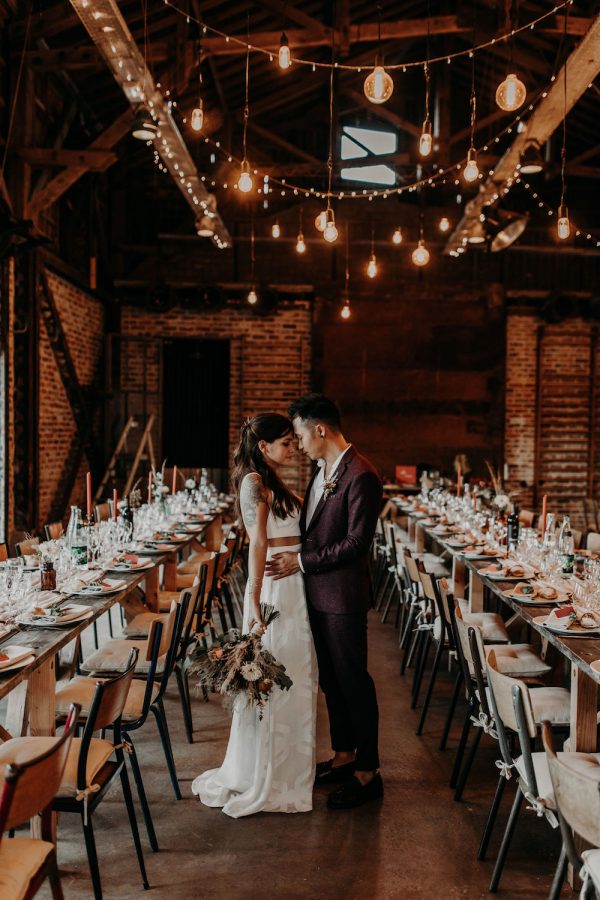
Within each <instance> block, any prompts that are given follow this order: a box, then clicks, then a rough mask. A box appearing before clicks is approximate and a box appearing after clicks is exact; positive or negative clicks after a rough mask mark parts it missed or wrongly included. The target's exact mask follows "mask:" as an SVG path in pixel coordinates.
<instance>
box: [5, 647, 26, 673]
mask: <svg viewBox="0 0 600 900" xmlns="http://www.w3.org/2000/svg"><path fill="white" fill-rule="evenodd" d="M32 655H33V647H19V646H18V645H17V644H9V645H8V646H7V647H0V671H1V670H2V669H10V668H11V667H12V666H16V664H17V663H20V662H22V660H24V659H27V657H28V656H32Z"/></svg>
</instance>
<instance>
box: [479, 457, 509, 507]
mask: <svg viewBox="0 0 600 900" xmlns="http://www.w3.org/2000/svg"><path fill="white" fill-rule="evenodd" d="M485 464H486V466H487V470H488V472H489V473H490V478H491V480H492V488H493V491H494V496H493V499H492V506H495V507H496V509H498V510H500V512H505V511H506V510H507V509H509V507H510V506H511V504H512V500H511V495H510V494H508V493H507V492H506V491H505V490H504V485H503V481H502V475H501V474H500V469H493V468H492V466H491V465H490V463H489V462H488V461H487V459H486V461H485Z"/></svg>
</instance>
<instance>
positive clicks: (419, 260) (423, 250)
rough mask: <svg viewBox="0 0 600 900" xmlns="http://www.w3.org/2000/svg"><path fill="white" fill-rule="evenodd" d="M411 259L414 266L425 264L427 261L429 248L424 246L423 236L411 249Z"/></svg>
mask: <svg viewBox="0 0 600 900" xmlns="http://www.w3.org/2000/svg"><path fill="white" fill-rule="evenodd" d="M412 261H413V263H414V264H415V266H426V265H427V263H428V262H429V250H428V249H427V247H426V246H425V241H424V240H423V238H421V239H420V240H419V243H418V244H417V246H416V248H415V249H414V250H413V253H412Z"/></svg>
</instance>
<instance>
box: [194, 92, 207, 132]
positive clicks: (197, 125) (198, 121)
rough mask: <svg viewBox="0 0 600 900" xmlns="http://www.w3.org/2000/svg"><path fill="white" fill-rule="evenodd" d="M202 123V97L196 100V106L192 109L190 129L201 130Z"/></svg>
mask: <svg viewBox="0 0 600 900" xmlns="http://www.w3.org/2000/svg"><path fill="white" fill-rule="evenodd" d="M203 125H204V106H203V104H202V99H200V100H199V101H198V106H197V107H196V109H194V110H193V111H192V130H193V131H202V126H203Z"/></svg>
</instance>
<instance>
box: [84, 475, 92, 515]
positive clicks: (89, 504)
mask: <svg viewBox="0 0 600 900" xmlns="http://www.w3.org/2000/svg"><path fill="white" fill-rule="evenodd" d="M85 486H86V493H87V514H88V516H90V517H91V515H92V473H91V472H88V473H87V475H86V476H85Z"/></svg>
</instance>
